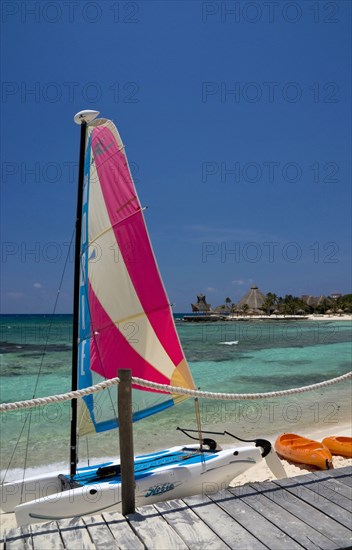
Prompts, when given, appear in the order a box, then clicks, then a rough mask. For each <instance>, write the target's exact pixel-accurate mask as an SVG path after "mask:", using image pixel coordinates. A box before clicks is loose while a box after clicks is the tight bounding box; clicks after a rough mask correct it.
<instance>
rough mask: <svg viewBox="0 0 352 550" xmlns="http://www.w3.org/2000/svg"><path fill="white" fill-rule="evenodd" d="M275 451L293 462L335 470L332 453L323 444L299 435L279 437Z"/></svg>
mask: <svg viewBox="0 0 352 550" xmlns="http://www.w3.org/2000/svg"><path fill="white" fill-rule="evenodd" d="M275 450H276V452H277V453H279V455H281V456H283V457H284V458H287V459H288V460H291V461H292V462H298V463H300V464H313V465H314V466H317V467H318V468H320V469H321V470H329V469H331V468H333V465H332V456H331V452H330V450H329V449H328V448H327V447H326V446H325V445H324V444H323V443H320V442H319V441H314V440H313V439H307V438H306V437H301V436H300V435H297V434H282V435H279V437H278V438H277V440H276V441H275Z"/></svg>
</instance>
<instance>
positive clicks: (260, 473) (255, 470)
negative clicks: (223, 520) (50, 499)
mask: <svg viewBox="0 0 352 550" xmlns="http://www.w3.org/2000/svg"><path fill="white" fill-rule="evenodd" d="M277 435H278V434H277ZM300 435H304V436H306V437H309V438H311V439H315V440H316V441H321V440H322V439H323V438H324V437H327V436H329V435H340V436H348V437H351V436H352V424H351V423H341V424H339V426H338V427H328V428H327V427H326V426H324V427H316V428H315V430H314V432H313V431H312V430H307V431H304V430H302V431H301V433H300ZM267 439H269V440H270V441H271V442H272V443H274V441H275V439H276V437H275V436H271V437H267ZM224 446H225V445H224ZM281 462H282V464H283V466H284V469H285V472H286V474H287V476H288V477H295V476H299V475H304V474H308V473H310V472H314V471H317V468H315V467H314V466H309V465H303V464H302V465H300V464H294V463H292V462H288V461H287V460H283V459H281ZM333 465H334V468H343V467H344V466H352V458H344V457H342V456H334V457H333ZM273 479H275V478H274V476H273V474H272V472H271V471H270V470H269V468H268V467H267V465H266V463H265V461H263V462H261V463H260V464H256V465H255V466H253V467H252V468H251V469H249V470H247V471H246V472H245V473H244V474H242V475H241V476H238V477H236V478H235V479H234V480H233V481H232V482H231V484H230V486H231V487H238V486H240V485H244V484H245V483H250V482H256V481H259V482H260V481H269V480H273ZM15 527H17V524H16V518H15V514H5V513H2V512H1V513H0V538H3V536H4V534H5V533H6V532H7V531H8V530H9V529H12V528H15Z"/></svg>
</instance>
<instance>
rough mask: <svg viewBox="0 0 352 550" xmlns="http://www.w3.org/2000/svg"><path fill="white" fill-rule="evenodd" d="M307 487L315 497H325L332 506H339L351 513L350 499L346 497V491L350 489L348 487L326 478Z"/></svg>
mask: <svg viewBox="0 0 352 550" xmlns="http://www.w3.org/2000/svg"><path fill="white" fill-rule="evenodd" d="M315 479H316V478H315ZM308 487H309V489H310V490H311V491H314V493H316V494H317V495H321V496H323V497H325V498H326V499H328V500H330V501H331V502H333V503H334V504H337V505H338V506H341V508H343V509H344V510H347V511H348V512H350V511H351V499H350V498H349V497H348V495H347V491H348V489H352V488H351V487H349V486H348V485H344V484H343V483H339V482H337V481H335V479H334V478H326V479H321V480H317V481H316V482H315V483H311V484H310V485H308ZM344 487H345V488H346V491H344ZM340 488H341V489H340ZM343 493H345V494H343Z"/></svg>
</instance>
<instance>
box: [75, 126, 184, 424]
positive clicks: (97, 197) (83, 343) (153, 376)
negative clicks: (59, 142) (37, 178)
mask: <svg viewBox="0 0 352 550" xmlns="http://www.w3.org/2000/svg"><path fill="white" fill-rule="evenodd" d="M79 317H80V332H79V340H80V341H79V373H78V374H79V387H86V386H88V385H91V384H92V383H96V382H98V381H100V380H103V379H104V378H112V377H115V376H117V371H118V369H119V368H131V369H132V375H133V376H138V377H141V378H144V379H146V380H150V381H153V382H158V383H162V384H170V383H171V384H173V385H179V386H182V387H186V388H192V389H193V388H195V385H194V382H193V379H192V375H191V373H190V370H189V367H188V365H187V362H186V359H185V357H184V354H183V351H182V347H181V344H180V342H179V339H178V335H177V332H176V328H175V324H174V320H173V316H172V311H171V307H170V304H169V301H168V297H167V294H166V292H165V289H164V287H163V284H162V281H161V277H160V274H159V271H158V267H157V264H156V261H155V257H154V254H153V250H152V247H151V244H150V240H149V236H148V233H147V230H146V226H145V221H144V216H143V212H142V209H141V205H140V202H139V200H138V197H137V193H136V190H135V187H134V184H133V181H132V177H131V173H130V170H129V167H128V162H127V158H126V155H125V152H124V147H123V144H122V141H121V138H120V136H119V134H118V132H117V130H116V128H115V126H114V125H113V124H112V123H111V122H110V121H106V120H95V121H94V123H92V124H91V125H89V126H88V129H87V148H86V158H85V181H84V195H83V212H82V244H81V289H80V315H79ZM116 394H117V391H116V388H112V389H109V390H105V391H104V392H99V394H93V396H92V395H91V396H88V397H86V398H84V400H83V402H82V405H81V407H80V410H79V424H80V433H88V432H89V431H93V430H95V431H103V430H106V429H111V428H114V427H117V425H118V421H117V414H116ZM182 399H184V398H183V397H181V398H180V397H179V396H170V395H169V394H163V393H160V392H152V391H148V392H147V391H145V389H143V391H139V390H135V389H134V390H133V406H134V413H133V418H134V420H138V419H140V418H143V417H145V416H148V415H150V414H154V413H155V412H157V411H159V410H163V409H165V408H168V407H170V406H172V405H173V404H174V403H175V402H178V401H180V400H182Z"/></svg>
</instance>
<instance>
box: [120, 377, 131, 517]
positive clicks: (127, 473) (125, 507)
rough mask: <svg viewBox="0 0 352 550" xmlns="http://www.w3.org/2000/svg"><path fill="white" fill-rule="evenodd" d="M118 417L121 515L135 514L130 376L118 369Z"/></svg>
mask: <svg viewBox="0 0 352 550" xmlns="http://www.w3.org/2000/svg"><path fill="white" fill-rule="evenodd" d="M118 377H119V378H120V383H119V385H118V415H119V440H120V460H121V498H122V515H124V516H126V515H127V514H134V512H135V481H134V453H133V430H132V381H131V378H132V374H131V370H130V369H119V370H118Z"/></svg>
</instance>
